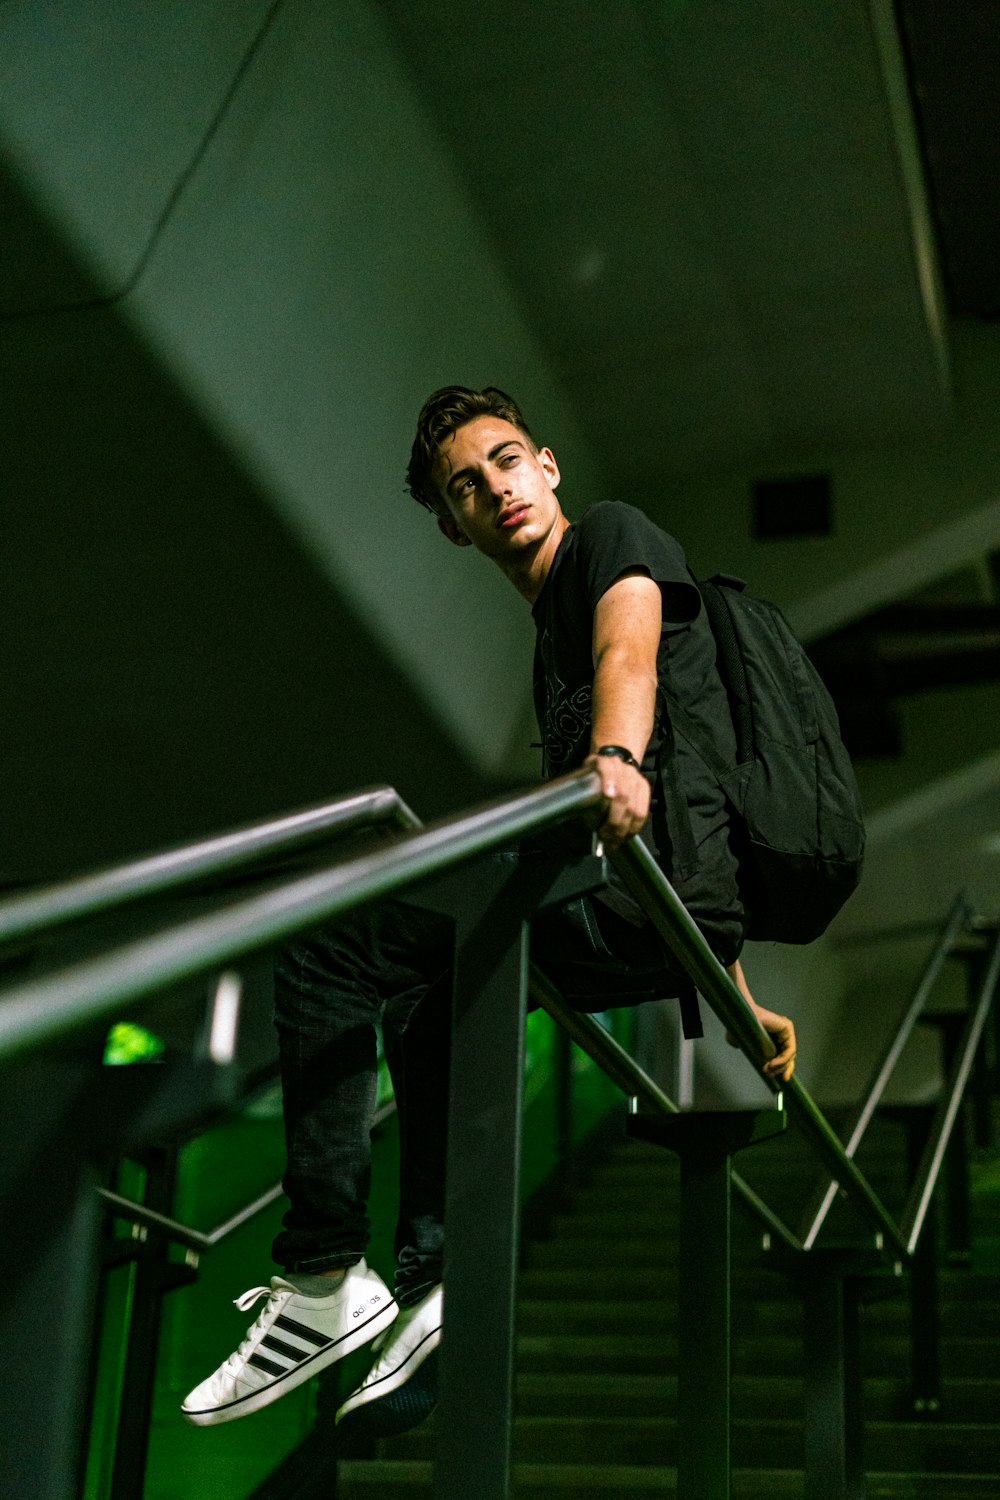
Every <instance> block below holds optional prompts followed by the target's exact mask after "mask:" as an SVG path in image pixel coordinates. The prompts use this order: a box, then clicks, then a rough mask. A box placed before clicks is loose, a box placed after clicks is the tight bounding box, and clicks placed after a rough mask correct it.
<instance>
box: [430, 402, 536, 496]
mask: <svg viewBox="0 0 1000 1500" xmlns="http://www.w3.org/2000/svg"><path fill="white" fill-rule="evenodd" d="M475 417H500V418H501V419H502V420H503V421H504V422H510V424H511V425H512V426H513V427H516V428H517V429H518V431H519V432H523V433H524V436H525V437H526V438H527V439H528V442H529V443H530V444H531V449H532V452H533V453H535V452H537V451H538V450H537V447H536V445H535V440H534V438H533V437H532V435H531V433H530V431H529V430H528V424H527V422H526V421H525V420H524V417H523V416H522V415H521V410H520V408H519V406H518V404H517V402H516V401H515V400H514V399H513V397H512V396H508V395H507V393H506V391H501V390H499V389H498V388H497V387H496V386H495V385H488V386H486V387H485V388H484V389H483V390H481V391H474V390H471V389H470V388H469V386H466V385H446V386H442V388H441V389H440V390H439V391H435V392H434V393H433V395H431V396H428V397H427V400H426V401H425V402H424V404H423V406H422V407H421V409H420V416H419V417H418V418H417V435H416V437H415V438H414V439H413V447H412V449H411V450H410V462H409V464H408V465H407V469H406V488H407V489H408V490H409V492H410V494H411V495H412V496H413V498H414V500H417V501H419V503H420V504H421V505H424V506H426V507H427V509H428V510H431V511H434V512H435V514H436V513H437V512H438V509H439V505H438V497H437V495H436V493H435V491H434V488H433V485H432V483H431V470H432V469H433V467H434V460H435V459H436V458H437V455H438V449H439V448H440V447H441V444H442V443H443V442H444V441H445V440H446V438H449V437H451V435H452V433H455V432H457V431H458V429H459V428H460V427H464V426H465V424H466V422H471V421H472V420H473V419H474V418H475Z"/></svg>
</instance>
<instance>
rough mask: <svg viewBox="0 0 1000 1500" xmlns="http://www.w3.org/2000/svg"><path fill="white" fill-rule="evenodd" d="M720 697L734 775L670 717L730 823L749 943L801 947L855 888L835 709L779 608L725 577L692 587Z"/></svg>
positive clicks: (681, 717) (856, 798)
mask: <svg viewBox="0 0 1000 1500" xmlns="http://www.w3.org/2000/svg"><path fill="white" fill-rule="evenodd" d="M696 582H697V583H698V588H699V590H700V592H701V597H702V600H703V602H704V605H705V613H706V615H707V617H708V622H709V624H710V626H711V628H712V634H713V635H714V637H715V643H716V665H717V667H718V671H719V675H720V677H721V678H722V681H723V684H724V686H725V688H726V691H727V693H728V695H729V703H730V709H731V712H732V717H733V727H734V729H735V732H736V746H737V757H736V765H735V767H732V766H730V765H728V764H725V763H723V762H722V761H721V760H720V757H719V754H718V751H717V750H716V749H715V748H714V747H713V746H712V745H711V744H710V743H709V742H708V741H707V740H706V739H705V737H704V735H703V734H702V732H701V731H700V730H699V728H698V726H697V725H696V724H695V723H694V722H693V721H692V720H691V719H690V717H689V716H688V715H687V714H686V713H685V711H684V709H683V707H682V705H681V704H680V703H679V702H677V701H676V700H675V698H674V697H673V695H672V694H671V692H670V688H669V683H668V684H667V703H668V708H669V716H670V718H671V720H672V721H673V725H674V727H675V728H676V729H677V730H678V731H679V732H680V733H681V734H683V735H684V737H685V738H686V739H687V740H688V741H689V742H690V743H691V744H692V745H693V746H694V748H695V749H696V750H697V751H698V753H699V755H700V756H701V758H702V759H703V760H704V761H705V763H706V765H707V766H708V767H709V769H710V770H711V772H712V773H713V775H714V776H715V777H716V779H717V780H718V782H719V784H720V786H721V787H722V789H723V791H724V792H725V794H726V798H727V800H728V802H729V805H730V807H731V809H732V811H733V813H734V817H733V843H734V848H735V850H736V853H737V857H738V859H739V883H740V894H741V897H742V900H743V903H744V906H745V907H746V910H747V913H748V916H749V927H748V930H747V936H748V937H749V938H752V939H754V940H755V941H758V942H761V941H767V942H781V943H810V942H812V940H813V939H814V938H817V937H819V935H820V933H822V932H824V931H825V930H826V928H827V927H828V925H829V924H830V922H831V921H832V920H833V918H834V917H835V916H836V914H837V912H838V911H839V910H840V908H841V907H842V906H843V904H844V902H845V901H846V900H847V898H848V896H849V895H850V894H851V892H852V891H853V890H854V889H855V887H856V886H857V884H858V881H859V880H860V878H861V867H862V862H863V858H864V847H865V830H864V822H863V817H862V810H861V797H860V794H859V792H858V786H857V782H856V780H855V777H854V771H853V769H852V766H851V760H850V756H849V755H848V753H847V750H846V749H845V748H844V742H843V740H842V739H841V738H840V725H839V723H838V721H837V711H836V709H835V708H834V706H833V700H832V699H831V697H830V694H829V693H828V692H827V690H826V688H825V686H824V685H823V683H822V681H821V680H820V677H819V675H818V673H817V672H816V669H815V667H814V666H813V664H812V662H811V661H810V660H809V658H808V657H807V656H806V653H805V651H804V650H803V648H802V646H801V645H800V643H799V642H798V641H797V640H796V638H795V636H794V635H793V634H792V630H791V627H790V626H789V624H788V621H787V620H786V619H785V617H784V615H783V614H782V613H781V610H780V609H778V607H777V605H774V604H769V603H768V602H767V601H766V600H764V599H757V598H755V597H754V596H753V595H752V594H748V593H747V592H746V591H745V586H744V584H743V582H742V581H741V580H740V579H739V578H731V577H728V576H727V575H726V574H724V573H719V574H716V576H715V577H714V578H711V579H707V580H704V581H701V580H696Z"/></svg>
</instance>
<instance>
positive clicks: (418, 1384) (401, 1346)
mask: <svg viewBox="0 0 1000 1500" xmlns="http://www.w3.org/2000/svg"><path fill="white" fill-rule="evenodd" d="M442 1313H443V1288H442V1287H440V1286H436V1287H433V1288H432V1290H431V1291H429V1292H428V1293H427V1295H426V1297H423V1298H421V1300H420V1301H419V1302H417V1303H414V1305H413V1306H412V1307H401V1308H400V1310H399V1316H398V1317H397V1319H396V1321H395V1323H393V1325H392V1327H391V1328H389V1329H388V1330H387V1331H386V1332H385V1333H383V1334H382V1335H381V1336H380V1337H379V1339H378V1340H377V1341H376V1343H375V1344H374V1346H373V1352H374V1353H375V1354H376V1355H377V1358H376V1360H375V1363H374V1364H373V1365H372V1367H371V1369H370V1370H369V1372H368V1374H367V1375H366V1376H365V1379H364V1380H363V1381H362V1383H361V1385H359V1386H358V1388H357V1390H356V1391H354V1392H352V1394H351V1395H350V1396H348V1398H347V1400H346V1401H345V1402H344V1404H343V1406H342V1407H341V1408H340V1410H339V1411H338V1413H337V1432H338V1434H339V1436H340V1438H341V1440H342V1441H347V1442H350V1443H353V1442H354V1441H356V1440H364V1441H367V1440H368V1439H369V1438H376V1437H390V1436H392V1435H393V1434H394V1433H397V1432H408V1431H409V1429H410V1428H411V1427H416V1426H417V1425H418V1423H420V1422H422V1421H423V1420H424V1418H425V1417H429V1416H430V1414H431V1412H432V1411H433V1410H434V1407H435V1405H436V1403H437V1362H438V1356H437V1350H438V1345H439V1344H440V1343H441V1319H442Z"/></svg>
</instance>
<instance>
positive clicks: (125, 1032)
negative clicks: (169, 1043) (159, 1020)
mask: <svg viewBox="0 0 1000 1500" xmlns="http://www.w3.org/2000/svg"><path fill="white" fill-rule="evenodd" d="M162 1054H163V1043H162V1041H161V1040H160V1038H159V1037H158V1036H154V1035H153V1033H152V1032H151V1031H147V1030H146V1028H145V1027H144V1026H136V1025H134V1024H133V1022H131V1021H117V1022H116V1023H115V1025H114V1026H112V1028H111V1030H110V1031H109V1032H108V1039H107V1041H106V1042H105V1044H104V1066H105V1067H106V1068H127V1067H130V1066H131V1064H132V1063H146V1062H153V1061H154V1060H155V1059H156V1058H158V1057H160V1056H162Z"/></svg>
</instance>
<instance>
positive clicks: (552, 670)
mask: <svg viewBox="0 0 1000 1500" xmlns="http://www.w3.org/2000/svg"><path fill="white" fill-rule="evenodd" d="M536 652H537V654H536V662H535V693H536V705H537V706H538V707H540V708H541V712H540V713H539V715H538V717H539V727H540V729H541V731H542V775H543V776H561V775H562V773H563V772H564V771H567V770H570V769H571V768H572V767H573V765H574V762H576V763H578V762H579V760H580V758H581V756H580V748H581V745H583V744H585V743H586V741H587V740H588V739H589V736H590V717H591V702H592V700H593V687H592V684H591V683H589V682H585V683H582V684H581V685H579V686H577V687H575V688H569V687H567V685H566V683H565V682H564V681H563V679H562V677H561V676H560V675H559V673H558V671H557V670H556V667H555V662H554V660H553V657H554V652H553V650H552V638H551V633H550V631H549V629H548V627H547V626H546V627H543V629H542V630H541V631H540V633H539V636H538V641H537V646H536ZM542 704H544V707H542ZM574 751H576V755H575V756H574V753H573V752H574Z"/></svg>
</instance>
